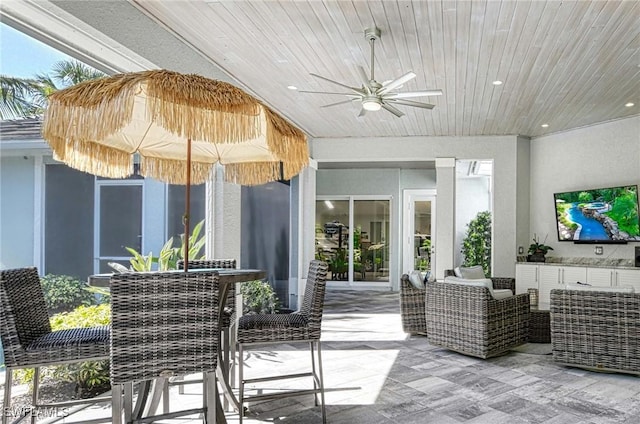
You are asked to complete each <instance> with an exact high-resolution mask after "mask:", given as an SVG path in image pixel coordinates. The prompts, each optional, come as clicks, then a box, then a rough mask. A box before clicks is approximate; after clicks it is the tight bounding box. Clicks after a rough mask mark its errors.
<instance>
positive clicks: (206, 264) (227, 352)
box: [176, 259, 237, 401]
mask: <svg viewBox="0 0 640 424" xmlns="http://www.w3.org/2000/svg"><path fill="white" fill-rule="evenodd" d="M177 266H178V269H184V260H182V259H180V260H179V261H178V262H177ZM211 268H224V269H236V268H237V262H236V260H235V259H189V269H211ZM235 321H236V286H235V284H231V285H229V287H228V291H227V301H226V302H225V307H224V310H223V311H222V316H221V320H220V330H221V332H222V333H221V334H222V340H221V344H222V352H223V355H224V357H223V360H224V361H225V363H226V364H228V365H227V366H226V367H225V371H226V372H227V373H228V375H227V378H228V379H229V380H230V381H231V384H232V385H233V384H234V383H235V381H234V378H233V377H234V375H235V373H234V372H233V371H232V370H233V365H234V364H233V362H232V361H231V360H232V359H233V358H234V357H235V349H234V346H235V337H232V336H234V334H235V333H234V332H232V331H231V330H230V328H231V324H232V323H234V322H235ZM232 339H233V340H232ZM178 381H179V380H178ZM176 384H179V383H178V382H176ZM179 393H180V394H184V386H183V385H180V387H179ZM225 401H226V399H225Z"/></svg>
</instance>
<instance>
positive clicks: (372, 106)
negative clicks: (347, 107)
mask: <svg viewBox="0 0 640 424" xmlns="http://www.w3.org/2000/svg"><path fill="white" fill-rule="evenodd" d="M362 108H363V109H364V110H368V111H369V112H375V111H377V110H380V109H381V108H382V105H381V104H380V100H378V99H364V100H363V101H362Z"/></svg>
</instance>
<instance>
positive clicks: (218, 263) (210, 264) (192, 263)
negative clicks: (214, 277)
mask: <svg viewBox="0 0 640 424" xmlns="http://www.w3.org/2000/svg"><path fill="white" fill-rule="evenodd" d="M177 265H178V269H184V260H183V259H180V260H179V261H178V263H177ZM207 268H230V269H236V260H235V259H189V269H207Z"/></svg>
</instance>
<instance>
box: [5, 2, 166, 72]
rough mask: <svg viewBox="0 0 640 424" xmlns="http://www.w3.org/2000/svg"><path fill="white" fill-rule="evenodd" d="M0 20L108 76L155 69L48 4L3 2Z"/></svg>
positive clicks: (84, 24)
mask: <svg viewBox="0 0 640 424" xmlns="http://www.w3.org/2000/svg"><path fill="white" fill-rule="evenodd" d="M0 18H1V19H2V22H3V23H5V24H7V25H10V26H12V27H14V28H15V29H17V30H19V31H21V32H24V33H25V34H28V35H29V36H31V37H33V38H35V39H37V40H39V41H42V42H43V43H45V44H47V45H49V46H52V47H54V48H56V49H58V50H60V51H61V52H63V53H65V54H68V55H69V56H72V57H74V58H76V59H78V60H80V61H81V62H84V63H86V64H88V65H91V66H93V67H95V68H96V69H99V70H101V71H103V72H106V73H108V74H114V73H119V72H135V71H143V70H147V69H157V68H158V66H156V65H155V64H154V63H153V62H151V61H149V60H147V59H145V58H143V57H142V56H139V55H138V54H136V53H134V52H133V51H132V50H129V49H127V48H125V47H124V46H122V45H120V44H119V43H117V42H115V41H113V40H112V39H110V38H109V37H107V36H105V35H104V34H102V33H101V32H98V31H97V30H95V29H93V28H92V27H90V26H89V25H87V24H86V23H84V22H82V21H81V20H79V19H77V18H76V17H74V16H72V15H71V14H69V13H67V12H65V11H64V10H62V9H60V8H59V7H57V6H55V5H53V4H51V3H50V2H48V1H34V0H19V1H18V0H8V1H7V0H5V1H3V2H2V3H0Z"/></svg>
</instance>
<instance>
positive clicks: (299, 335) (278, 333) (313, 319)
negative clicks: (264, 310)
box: [238, 260, 328, 423]
mask: <svg viewBox="0 0 640 424" xmlns="http://www.w3.org/2000/svg"><path fill="white" fill-rule="evenodd" d="M327 270H328V266H327V263H326V262H322V261H319V260H313V261H311V264H310V265H309V272H308V275H307V284H306V287H305V292H304V298H303V301H302V305H301V306H300V310H299V311H297V312H294V313H291V314H256V315H244V316H242V317H240V320H239V323H238V353H239V356H240V362H239V373H238V374H239V382H240V387H239V399H238V410H239V411H240V422H241V423H242V417H243V415H244V403H246V402H250V401H260V400H268V399H278V398H289V397H291V396H299V395H308V394H313V395H314V401H315V404H316V405H317V404H318V398H317V395H318V393H319V394H320V402H321V408H322V422H323V423H326V411H325V403H324V382H323V378H322V353H321V348H320V326H321V323H322V312H323V309H324V295H325V287H326V279H327ZM297 342H303V343H309V347H310V349H311V365H312V367H311V369H312V370H311V372H308V373H300V374H293V375H292V374H288V375H277V376H273V377H263V378H255V379H246V378H244V366H243V362H244V356H243V351H244V346H247V345H255V344H262V345H264V344H290V343H297ZM314 347H317V360H318V364H317V368H316V357H315V356H316V355H314ZM316 370H317V372H316ZM299 377H312V378H313V387H314V388H313V389H308V390H283V391H280V392H275V393H267V394H256V395H251V396H247V395H245V385H246V384H251V383H256V382H265V381H273V380H280V379H288V378H289V379H290V378H299Z"/></svg>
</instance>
